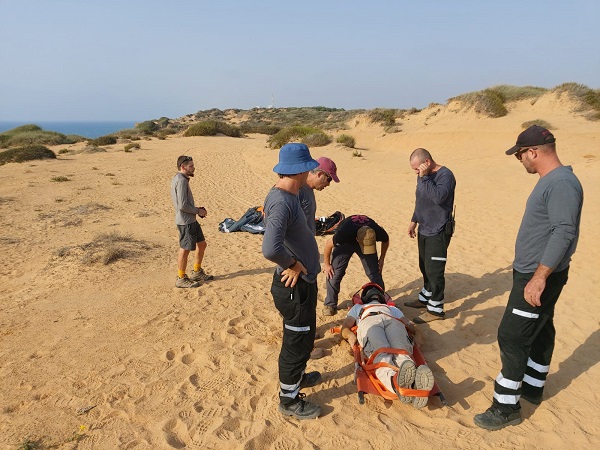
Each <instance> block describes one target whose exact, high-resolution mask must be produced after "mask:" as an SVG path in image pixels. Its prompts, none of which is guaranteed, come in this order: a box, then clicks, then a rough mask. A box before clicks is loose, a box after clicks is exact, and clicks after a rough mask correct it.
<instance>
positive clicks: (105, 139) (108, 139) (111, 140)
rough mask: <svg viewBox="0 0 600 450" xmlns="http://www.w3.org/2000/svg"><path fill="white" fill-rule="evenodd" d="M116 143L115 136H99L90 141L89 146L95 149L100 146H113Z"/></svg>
mask: <svg viewBox="0 0 600 450" xmlns="http://www.w3.org/2000/svg"><path fill="white" fill-rule="evenodd" d="M116 143H117V138H116V137H115V136H111V135H107V136H100V137H99V138H96V139H93V140H91V141H90V144H92V145H95V146H97V147H99V146H102V145H114V144H116Z"/></svg>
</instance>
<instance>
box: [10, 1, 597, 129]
mask: <svg viewBox="0 0 600 450" xmlns="http://www.w3.org/2000/svg"><path fill="white" fill-rule="evenodd" d="M599 22H600V0H569V1H567V0H561V1H556V0H546V1H527V0H523V1H518V0H499V1H492V0H489V1H486V0H465V1H460V0H455V1H452V0H438V1H435V0H432V1H418V0H413V1H402V0H396V1H391V0H371V1H366V0H361V1H357V0H339V1H334V0H330V1H328V0H304V1H298V2H293V1H287V0H265V1H260V0H255V1H251V0H247V1H244V0H231V1H228V0H211V1H203V0H195V1H194V0H179V1H178V0H160V1H157V0H0V120H5V121H8V120H24V121H32V122H35V121H56V120H69V121H70V120H135V121H142V120H147V119H156V118H159V117H162V116H166V117H170V118H175V117H180V116H183V115H185V114H190V113H195V112H196V111H198V110H202V109H209V108H213V107H214V108H219V109H226V108H242V109H248V108H252V107H255V106H267V105H269V104H271V102H272V96H274V106H278V107H282V106H329V107H338V108H346V109H355V108H367V109H371V108H375V107H388V108H409V107H412V106H415V107H418V108H422V107H424V106H426V105H428V104H429V103H431V102H437V103H445V102H446V100H447V99H448V98H450V97H453V96H455V95H459V94H462V93H465V92H471V91H477V90H480V89H484V88H487V87H491V86H494V85H498V84H513V85H518V86H525V85H534V86H541V87H546V88H552V87H554V86H557V85H559V84H561V83H564V82H568V81H574V82H577V83H582V84H585V85H587V86H588V87H591V88H594V89H597V88H599V87H600V86H599V80H600V27H599Z"/></svg>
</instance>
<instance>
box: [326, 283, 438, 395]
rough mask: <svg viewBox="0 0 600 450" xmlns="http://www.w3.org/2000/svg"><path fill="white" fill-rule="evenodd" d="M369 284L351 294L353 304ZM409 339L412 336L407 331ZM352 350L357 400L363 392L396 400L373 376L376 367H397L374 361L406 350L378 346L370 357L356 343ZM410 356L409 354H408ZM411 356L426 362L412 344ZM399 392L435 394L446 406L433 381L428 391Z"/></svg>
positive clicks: (389, 301) (336, 329)
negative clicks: (381, 356) (378, 356)
mask: <svg viewBox="0 0 600 450" xmlns="http://www.w3.org/2000/svg"><path fill="white" fill-rule="evenodd" d="M371 286H376V284H375V283H367V284H365V285H364V286H362V287H361V288H360V289H359V290H358V291H356V293H355V294H354V295H353V296H352V303H353V304H361V303H362V300H361V292H362V291H363V290H365V289H367V288H369V287H371ZM385 300H386V302H387V304H388V305H389V306H395V304H394V302H392V299H391V297H390V296H389V295H388V294H387V292H386V293H385ZM356 328H357V327H356V326H354V327H353V328H352V332H353V333H356ZM341 331H342V327H340V326H337V327H333V328H331V332H332V333H340V332H341ZM407 331H408V330H407ZM409 335H410V337H411V339H412V338H413V336H412V335H411V334H410V333H409ZM353 352H354V384H356V388H357V390H358V402H359V403H360V404H361V405H362V404H364V402H365V394H374V395H379V396H381V397H383V398H384V399H386V400H397V399H398V396H397V394H396V393H395V392H390V391H388V390H387V388H386V387H385V386H384V385H383V384H382V383H381V382H380V381H379V380H378V379H377V377H376V376H375V370H376V369H377V368H378V367H383V366H387V367H391V368H393V369H397V367H394V366H391V365H389V364H387V363H385V362H379V363H374V362H373V361H374V360H375V357H376V356H377V355H378V354H380V353H392V354H394V353H395V354H405V355H409V353H408V352H407V351H406V350H401V349H395V348H380V349H378V350H376V351H375V352H373V354H372V355H371V356H370V357H368V358H367V357H366V356H365V355H364V353H363V352H362V349H361V348H360V346H359V345H358V343H357V344H356V345H355V346H354V348H353ZM409 356H411V355H409ZM412 358H413V360H414V362H415V365H416V366H417V367H418V366H420V365H423V364H427V361H425V357H424V356H423V353H422V352H421V349H420V348H419V347H418V346H417V345H416V343H415V344H414V345H413V354H412ZM399 391H400V394H402V395H405V396H410V397H433V396H437V397H439V399H440V402H441V403H442V405H443V406H446V405H447V404H448V402H447V401H446V398H445V397H444V394H443V393H442V391H441V390H440V388H439V387H438V384H437V382H435V383H434V385H433V388H431V390H430V391H426V390H417V389H408V388H399Z"/></svg>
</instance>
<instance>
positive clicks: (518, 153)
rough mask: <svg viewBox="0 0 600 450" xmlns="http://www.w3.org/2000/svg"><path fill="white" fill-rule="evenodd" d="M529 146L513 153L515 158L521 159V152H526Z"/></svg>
mask: <svg viewBox="0 0 600 450" xmlns="http://www.w3.org/2000/svg"><path fill="white" fill-rule="evenodd" d="M530 148H531V147H527V148H524V149H522V150H519V151H518V152H516V153H515V158H517V159H518V160H519V161H521V159H522V158H523V153H526V152H528V151H529V149H530Z"/></svg>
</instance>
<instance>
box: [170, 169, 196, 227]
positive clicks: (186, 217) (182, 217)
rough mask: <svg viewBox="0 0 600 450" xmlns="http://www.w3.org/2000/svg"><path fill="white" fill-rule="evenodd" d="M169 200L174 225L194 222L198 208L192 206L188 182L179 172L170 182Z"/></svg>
mask: <svg viewBox="0 0 600 450" xmlns="http://www.w3.org/2000/svg"><path fill="white" fill-rule="evenodd" d="M171 199H172V200H173V206H174V207H175V224H177V225H189V224H190V223H194V222H195V221H196V214H198V207H197V206H195V205H194V196H193V195H192V190H191V189H190V181H189V179H188V178H187V177H186V176H185V175H184V174H182V173H181V172H179V173H177V175H175V176H174V177H173V179H172V180H171Z"/></svg>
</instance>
